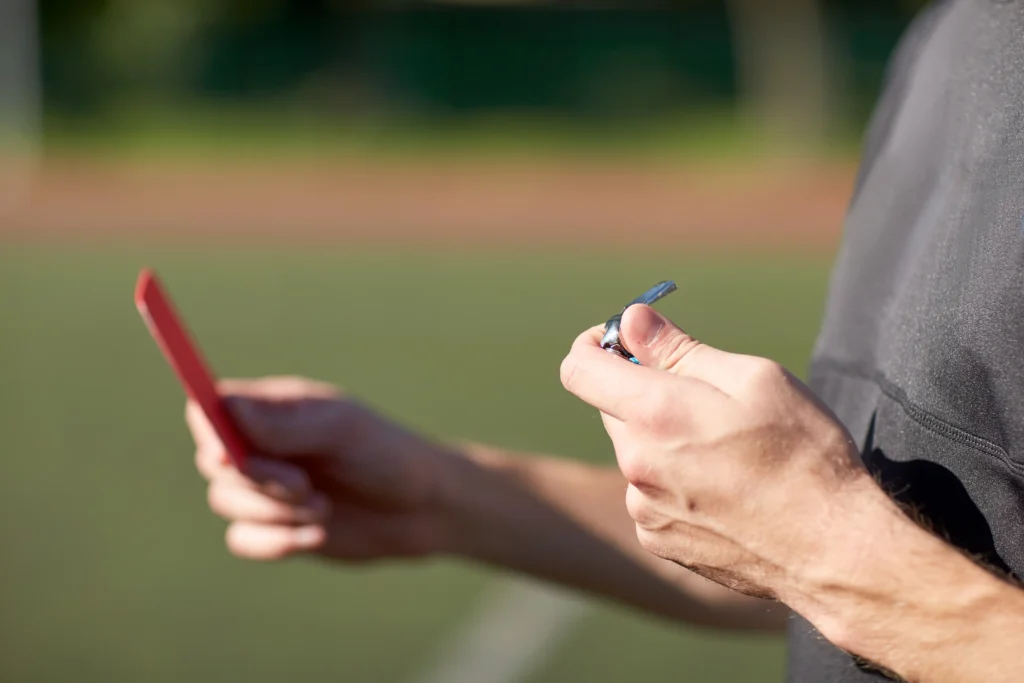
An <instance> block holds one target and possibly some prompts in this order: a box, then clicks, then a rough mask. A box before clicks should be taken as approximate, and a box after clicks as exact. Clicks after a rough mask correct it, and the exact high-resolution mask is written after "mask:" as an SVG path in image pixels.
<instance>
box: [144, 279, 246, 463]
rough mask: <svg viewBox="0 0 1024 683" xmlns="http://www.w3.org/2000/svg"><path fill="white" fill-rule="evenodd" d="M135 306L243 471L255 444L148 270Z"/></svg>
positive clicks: (188, 393) (230, 454)
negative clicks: (228, 405) (227, 408)
mask: <svg viewBox="0 0 1024 683" xmlns="http://www.w3.org/2000/svg"><path fill="white" fill-rule="evenodd" d="M135 306H136V307H137V308H138V309H139V313H140V314H141V315H142V319H143V320H144V321H145V322H146V326H147V327H148V328H149V331H150V334H152V335H153V338H154V339H155V340H156V343H157V344H158V345H159V346H160V349H161V350H162V351H163V353H164V356H165V357H166V358H167V362H168V363H170V365H171V367H172V368H173V369H174V372H175V374H177V376H178V379H179V380H180V381H181V384H182V386H183V387H184V389H185V393H186V394H187V395H188V396H189V398H191V399H192V400H193V401H195V402H196V403H197V404H198V405H199V407H200V408H201V409H202V411H203V412H204V413H205V414H206V419H207V420H209V421H210V424H211V425H212V426H213V430H214V431H215V432H216V433H217V436H218V437H220V440H221V443H222V444H224V448H225V449H226V450H227V452H228V456H229V457H230V458H231V460H232V462H233V463H234V465H235V467H237V468H239V469H241V468H242V466H243V464H244V463H245V456H246V454H247V453H250V452H252V450H253V449H252V444H251V443H250V442H249V440H248V439H247V438H246V437H245V435H244V434H243V433H242V432H241V430H239V429H238V425H237V424H235V421H234V419H232V417H231V414H230V413H229V412H228V411H227V410H226V409H225V407H224V402H223V401H222V400H221V397H220V394H219V393H218V392H217V386H216V384H215V382H214V379H213V375H212V374H211V373H210V371H209V369H208V368H207V365H206V363H205V362H204V360H203V358H202V356H201V355H200V353H199V350H198V349H197V348H196V346H195V344H194V343H193V342H192V339H191V338H190V336H189V334H188V332H187V330H186V329H185V327H184V326H183V325H182V323H181V322H180V321H179V318H178V315H177V313H176V312H175V310H174V307H173V306H172V305H171V302H170V300H169V299H168V298H167V297H166V295H165V294H164V291H163V288H162V287H161V286H160V282H159V280H158V279H157V277H156V275H155V274H154V273H153V272H151V271H149V270H143V271H142V272H141V273H139V280H138V283H137V284H136V286H135Z"/></svg>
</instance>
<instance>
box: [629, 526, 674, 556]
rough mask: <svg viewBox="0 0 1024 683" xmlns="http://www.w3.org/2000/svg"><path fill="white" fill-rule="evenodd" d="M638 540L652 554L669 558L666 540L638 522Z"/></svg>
mask: <svg viewBox="0 0 1024 683" xmlns="http://www.w3.org/2000/svg"><path fill="white" fill-rule="evenodd" d="M636 540H637V541H638V542H639V543H640V547H641V548H643V549H644V550H646V551H647V552H649V553H650V554H652V555H655V556H657V557H661V558H663V559H669V557H670V553H669V552H668V550H667V549H666V547H665V543H664V541H663V540H662V539H661V538H660V537H659V536H658V535H657V534H655V533H653V532H651V531H648V530H647V529H645V528H643V527H642V526H641V525H640V524H637V528H636Z"/></svg>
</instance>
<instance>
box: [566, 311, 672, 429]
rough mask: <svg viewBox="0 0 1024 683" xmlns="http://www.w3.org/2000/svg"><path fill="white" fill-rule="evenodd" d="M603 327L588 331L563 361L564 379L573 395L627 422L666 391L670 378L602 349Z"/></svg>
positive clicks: (577, 339)
mask: <svg viewBox="0 0 1024 683" xmlns="http://www.w3.org/2000/svg"><path fill="white" fill-rule="evenodd" d="M603 335H604V327H603V326H595V327H592V328H590V329H589V330H586V331H585V332H583V333H582V334H580V335H579V336H578V337H576V341H574V342H573V345H572V348H571V349H570V351H569V355H567V356H566V357H565V360H563V361H562V367H561V372H560V374H561V379H562V386H564V387H565V388H566V389H567V390H568V391H569V392H570V393H572V394H574V395H576V396H577V397H578V398H580V399H581V400H583V401H584V402H585V403H588V404H590V405H592V406H593V407H595V408H597V409H598V410H600V411H601V412H603V413H607V414H608V415H611V416H612V417H615V418H617V419H619V420H623V421H626V420H627V415H628V414H630V413H633V412H635V411H636V409H637V407H638V406H642V405H643V404H645V403H646V402H647V401H649V400H650V399H651V397H652V394H660V393H661V392H662V391H663V390H664V389H665V388H666V381H667V380H668V379H669V378H670V375H667V374H665V373H661V372H658V371H656V370H653V369H651V368H646V367H643V366H640V365H636V364H634V363H630V362H629V361H627V360H625V359H623V358H622V357H620V356H618V355H617V354H614V353H611V352H609V351H606V350H605V349H602V348H601V337H602V336H603Z"/></svg>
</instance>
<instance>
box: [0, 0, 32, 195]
mask: <svg viewBox="0 0 1024 683" xmlns="http://www.w3.org/2000/svg"><path fill="white" fill-rule="evenodd" d="M40 61H41V60H40V54H39V23H38V8H37V6H36V0H0V215H3V214H4V213H7V212H9V211H11V210H13V209H15V208H16V207H17V205H18V204H19V203H20V202H21V201H22V200H23V199H24V198H25V196H26V195H27V194H28V192H29V190H30V189H31V186H32V181H33V180H34V176H35V173H36V170H37V166H38V163H39V156H40V153H41V149H42V143H41V137H42V84H41V82H40V81H41V73H40V71H41V64H40Z"/></svg>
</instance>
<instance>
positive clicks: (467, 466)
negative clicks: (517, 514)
mask: <svg viewBox="0 0 1024 683" xmlns="http://www.w3.org/2000/svg"><path fill="white" fill-rule="evenodd" d="M440 459H441V461H442V466H441V467H439V468H438V471H439V472H440V475H439V478H438V488H437V496H436V500H435V505H434V509H435V517H436V520H437V521H436V526H437V527H438V529H439V532H438V534H437V539H438V542H437V548H436V552H438V553H439V554H444V555H452V556H460V557H469V558H479V557H480V556H482V555H485V554H486V550H485V548H484V547H483V546H485V545H486V543H487V540H488V538H492V537H493V533H488V530H487V522H486V517H487V507H488V505H487V503H488V500H490V502H492V503H493V502H495V501H494V498H495V497H496V496H497V495H498V493H499V491H498V487H496V486H495V483H496V475H497V473H498V472H499V471H500V470H501V469H503V466H504V462H505V460H506V459H507V458H505V457H504V454H503V453H502V452H501V451H499V450H497V449H493V448H489V447H486V446H481V445H478V444H472V443H459V444H454V445H449V446H448V447H446V448H444V449H443V450H442V452H441V455H440Z"/></svg>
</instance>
